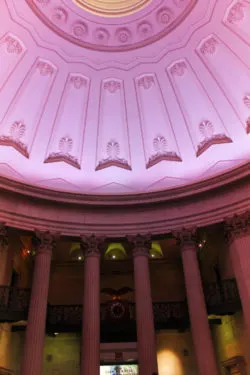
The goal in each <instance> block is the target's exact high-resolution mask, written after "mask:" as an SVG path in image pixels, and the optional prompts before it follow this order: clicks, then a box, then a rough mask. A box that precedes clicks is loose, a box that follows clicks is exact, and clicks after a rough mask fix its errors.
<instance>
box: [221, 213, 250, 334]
mask: <svg viewBox="0 0 250 375" xmlns="http://www.w3.org/2000/svg"><path fill="white" fill-rule="evenodd" d="M226 230H227V239H228V245H229V252H230V257H231V261H232V266H233V270H234V275H235V278H236V282H237V286H238V290H239V294H240V298H241V304H242V309H243V315H244V322H245V326H246V329H247V331H248V337H249V339H250V213H249V212H247V213H245V214H243V215H240V216H237V215H235V216H234V217H233V218H231V219H228V220H227V221H226Z"/></svg>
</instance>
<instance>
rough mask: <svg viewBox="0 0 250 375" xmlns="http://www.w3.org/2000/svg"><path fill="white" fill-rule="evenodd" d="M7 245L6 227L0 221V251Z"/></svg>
mask: <svg viewBox="0 0 250 375" xmlns="http://www.w3.org/2000/svg"><path fill="white" fill-rule="evenodd" d="M8 246H9V238H8V234H7V227H6V226H5V224H4V223H0V251H5V250H6V249H7V247H8Z"/></svg>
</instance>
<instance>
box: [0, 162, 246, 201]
mask: <svg viewBox="0 0 250 375" xmlns="http://www.w3.org/2000/svg"><path fill="white" fill-rule="evenodd" d="M249 176H250V162H247V163H244V164H242V165H241V166H240V167H237V168H234V169H232V170H231V171H229V172H225V173H221V174H220V175H216V176H214V177H211V178H208V179H203V180H200V181H198V182H196V183H193V184H188V185H183V186H180V187H177V188H173V189H167V190H162V191H157V192H150V193H141V194H126V195H122V194H119V195H90V194H86V195H85V194H77V193H71V192H61V191H57V190H52V189H46V188H41V187H39V186H35V185H28V184H25V183H23V182H20V181H15V180H13V179H8V178H6V177H3V176H0V190H4V191H9V192H14V193H17V194H20V195H23V196H28V197H32V198H37V199H42V200H47V201H53V202H58V203H59V202H60V203H67V204H77V205H84V206H86V205H90V206H97V207H100V206H101V207H102V206H124V205H126V206H128V205H129V206H131V205H133V206H139V205H144V204H156V203H163V202H170V201H175V200H178V199H183V198H188V197H193V196H194V195H198V194H201V193H206V192H208V191H210V190H213V189H218V188H221V187H223V186H226V185H228V184H231V183H234V182H236V181H238V180H241V179H244V178H247V177H249Z"/></svg>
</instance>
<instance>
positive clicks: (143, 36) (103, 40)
mask: <svg viewBox="0 0 250 375" xmlns="http://www.w3.org/2000/svg"><path fill="white" fill-rule="evenodd" d="M26 2H27V3H28V5H29V6H30V8H31V9H32V10H33V12H34V13H35V14H36V15H37V16H38V17H39V18H40V19H41V21H42V22H43V23H44V24H45V25H46V26H48V27H49V28H50V29H52V30H53V32H55V33H56V34H58V35H59V36H61V37H63V38H65V39H67V40H68V41H70V42H71V43H74V44H76V45H79V46H82V47H84V48H89V49H94V50H101V51H120V50H131V49H136V48H140V47H144V46H145V45H148V44H152V43H153V42H155V41H157V40H159V39H161V38H163V37H164V36H166V35H167V34H169V33H170V32H171V31H172V30H174V29H175V28H177V27H178V26H179V24H180V23H181V22H183V20H185V18H186V17H187V16H188V15H189V14H190V12H191V11H192V10H193V8H194V7H195V5H196V4H197V2H198V1H197V0H186V1H185V3H183V2H182V1H181V2H180V1H174V2H172V4H169V6H168V7H165V6H163V7H162V1H161V0H155V1H154V2H151V3H150V4H149V5H148V7H147V10H146V11H145V9H142V10H139V11H138V12H137V13H134V14H133V15H132V16H133V25H135V27H132V26H131V20H130V17H128V16H127V17H121V23H120V24H119V25H117V23H115V22H112V18H109V19H108V20H109V22H107V18H103V17H98V16H97V15H93V14H90V13H89V12H87V11H82V12H76V11H75V9H74V8H73V7H70V6H66V5H65V2H64V1H63V0H58V1H57V5H56V7H55V6H54V2H53V1H49V0H26ZM152 25H154V27H153V26H152Z"/></svg>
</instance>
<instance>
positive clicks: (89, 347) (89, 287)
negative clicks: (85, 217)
mask: <svg viewBox="0 0 250 375" xmlns="http://www.w3.org/2000/svg"><path fill="white" fill-rule="evenodd" d="M100 244H101V240H100V239H99V238H97V237H95V236H83V237H82V248H83V251H84V286H83V289H84V295H83V321H82V348H81V375H99V373H100V251H99V247H100Z"/></svg>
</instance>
